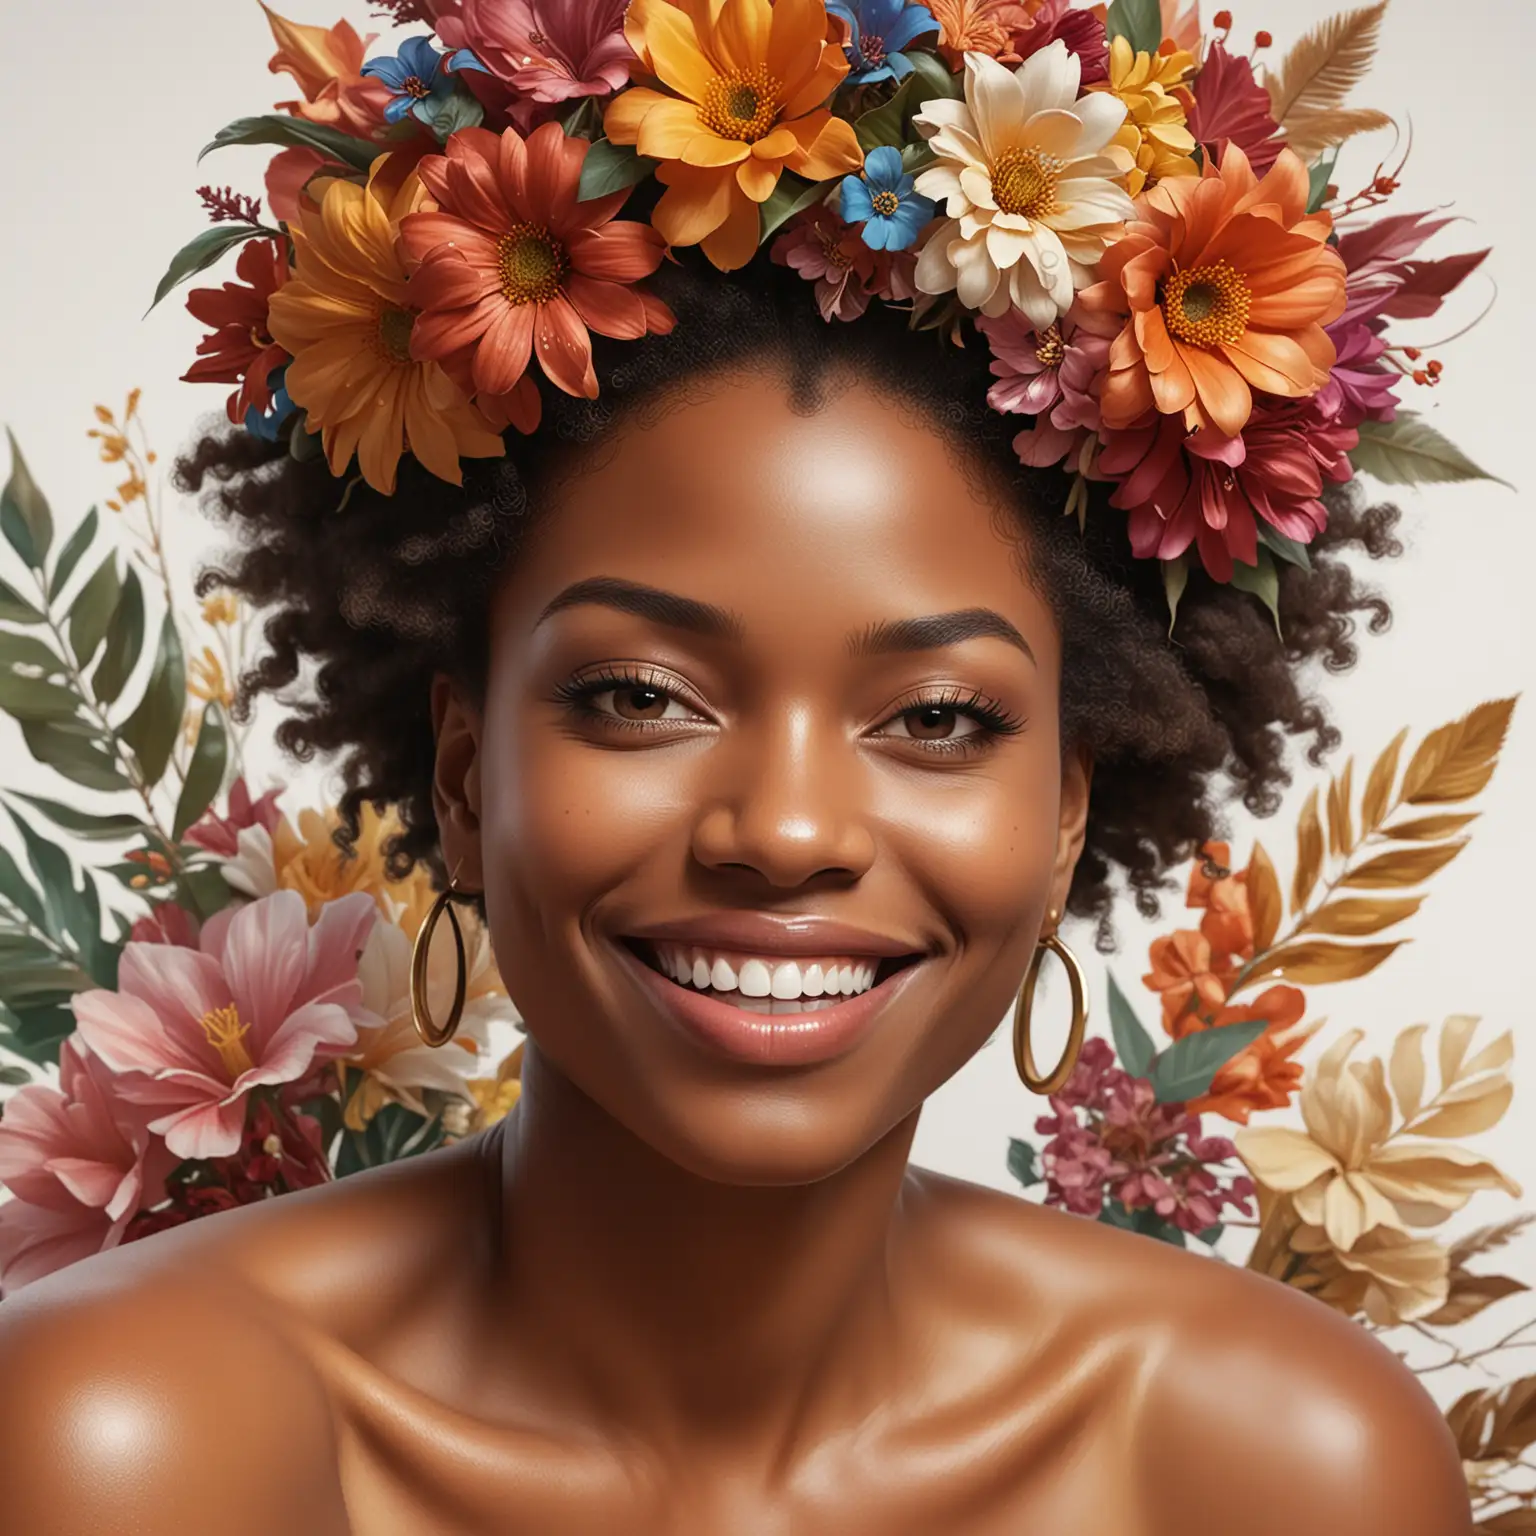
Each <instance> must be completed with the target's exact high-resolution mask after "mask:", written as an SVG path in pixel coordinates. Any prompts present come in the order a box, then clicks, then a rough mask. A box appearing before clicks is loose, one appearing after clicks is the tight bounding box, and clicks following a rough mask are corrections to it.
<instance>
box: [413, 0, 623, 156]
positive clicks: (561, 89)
mask: <svg viewBox="0 0 1536 1536" xmlns="http://www.w3.org/2000/svg"><path fill="white" fill-rule="evenodd" d="M627 5H628V0H442V3H440V4H439V5H438V7H437V12H438V15H437V35H438V36H439V37H440V38H441V39H442V40H443V42H444V43H446V44H447V45H448V47H450V48H453V49H459V48H467V49H469V51H470V52H471V53H473V54H474V56H475V57H476V58H477V59H478V60H479V61H480V62H481V63H482V64H484V65H485V67H486V69H487V70H488V71H489V72H490V76H491V78H490V79H489V80H486V81H484V84H485V85H487V86H489V87H490V92H489V94H488V95H486V94H482V89H481V84H482V78H483V77H481V76H480V75H479V74H478V73H476V72H474V71H470V72H468V73H466V74H465V75H464V77H463V78H464V80H465V83H466V84H468V86H469V87H470V89H471V90H473V91H475V93H476V95H479V96H481V99H482V100H483V101H485V102H486V104H487V105H488V106H490V107H492V108H493V109H494V108H498V107H499V108H500V109H501V110H503V111H505V112H507V114H508V115H509V116H510V117H511V118H512V120H513V122H514V123H516V124H517V125H518V126H519V127H520V128H521V129H522V130H523V131H524V132H525V133H526V132H528V131H530V130H531V128H532V127H533V126H534V125H535V123H536V121H537V115H538V114H537V108H538V107H540V106H549V105H552V104H554V103H556V102H561V101H570V100H572V99H573V98H575V97H578V96H609V95H611V94H612V93H613V92H614V91H617V90H618V89H619V88H620V87H621V86H623V85H625V84H627V83H628V81H629V72H630V68H631V66H633V65H634V63H635V62H636V60H635V53H634V50H633V49H632V48H631V47H630V46H629V43H628V41H627V40H626V39H625V37H624V12H625V10H626V8H627ZM498 84H499V86H500V88H501V89H500V90H499V91H498V90H497V86H498Z"/></svg>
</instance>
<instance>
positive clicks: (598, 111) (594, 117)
mask: <svg viewBox="0 0 1536 1536" xmlns="http://www.w3.org/2000/svg"><path fill="white" fill-rule="evenodd" d="M560 126H561V127H562V128H563V129H565V136H566V137H567V138H568V139H589V140H590V139H597V138H600V137H601V136H602V132H603V109H602V104H601V103H600V102H599V101H598V99H597V97H595V96H579V97H577V99H576V105H575V106H574V107H572V109H571V110H570V111H569V112H567V113H566V114H565V116H564V117H562V118H561V119H560Z"/></svg>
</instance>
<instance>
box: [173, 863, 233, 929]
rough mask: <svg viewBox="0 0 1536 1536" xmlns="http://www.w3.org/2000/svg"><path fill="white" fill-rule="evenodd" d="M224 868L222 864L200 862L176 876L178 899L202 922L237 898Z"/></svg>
mask: <svg viewBox="0 0 1536 1536" xmlns="http://www.w3.org/2000/svg"><path fill="white" fill-rule="evenodd" d="M222 869H223V865H222V864H200V865H198V866H197V867H196V868H195V869H184V870H182V871H181V873H180V874H179V875H177V877H176V893H177V900H178V901H179V902H180V903H181V905H182V906H184V907H185V908H186V909H187V910H188V911H189V912H191V914H192V915H193V916H194V917H196V918H197V919H198V920H199V921H200V922H205V923H206V922H207V921H208V919H209V918H210V917H212V916H213V915H214V913H215V912H222V911H223V910H224V908H225V907H227V906H228V905H229V904H230V902H232V901H233V900H234V899H235V892H234V889H233V887H232V886H231V885H230V883H229V881H227V880H226V879H225V878H224V876H223V874H222V873H221V871H222Z"/></svg>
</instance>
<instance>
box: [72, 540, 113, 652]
mask: <svg viewBox="0 0 1536 1536" xmlns="http://www.w3.org/2000/svg"><path fill="white" fill-rule="evenodd" d="M122 595H123V581H122V578H121V577H120V576H119V575H118V574H117V556H116V554H110V555H108V556H107V558H106V559H105V560H103V561H102V562H101V564H100V565H98V566H97V567H96V569H95V570H94V571H92V572H91V574H90V577H89V579H88V580H87V581H86V583H85V585H84V586H83V587H81V588H80V590H79V592H78V593H76V595H75V600H74V602H73V603H71V604H70V606H69V648H70V650H72V651H73V652H74V653H75V660H76V661H77V662H78V663H79V664H80V667H81V669H82V670H84V669H85V668H86V667H88V666H90V664H91V662H92V661H93V660H94V659H95V656H96V652H97V651H98V650H100V648H101V642H102V641H103V640H104V639H105V638H106V635H107V628H108V626H109V625H110V624H111V622H112V615H113V614H114V613H115V612H116V611H117V605H118V601H119V600H120V599H121V597H122Z"/></svg>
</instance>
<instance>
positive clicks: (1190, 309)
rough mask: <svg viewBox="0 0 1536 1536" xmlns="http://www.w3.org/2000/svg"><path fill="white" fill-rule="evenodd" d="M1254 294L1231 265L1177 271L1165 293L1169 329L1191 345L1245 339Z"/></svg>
mask: <svg viewBox="0 0 1536 1536" xmlns="http://www.w3.org/2000/svg"><path fill="white" fill-rule="evenodd" d="M1252 306H1253V291H1252V289H1250V288H1249V286H1248V284H1247V282H1246V281H1245V280H1244V278H1243V275H1242V273H1240V272H1238V271H1237V270H1236V269H1235V268H1234V267H1233V266H1232V265H1231V264H1230V263H1228V262H1225V261H1218V262H1214V263H1212V264H1211V265H1210V266H1205V267H1190V268H1188V269H1187V270H1185V271H1183V272H1175V273H1174V274H1173V276H1172V277H1170V278H1169V279H1168V281H1167V284H1166V285H1165V287H1164V290H1163V317H1164V319H1165V320H1166V321H1167V323H1168V329H1169V330H1170V331H1171V332H1172V333H1173V334H1174V335H1175V336H1177V337H1178V338H1179V340H1180V341H1187V342H1189V343H1190V344H1191V345H1192V346H1197V347H1215V346H1220V345H1221V344H1222V343H1223V342H1234V341H1239V340H1241V339H1242V336H1243V333H1244V332H1245V331H1246V330H1247V329H1248V311H1249V310H1250V309H1251V308H1252Z"/></svg>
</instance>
